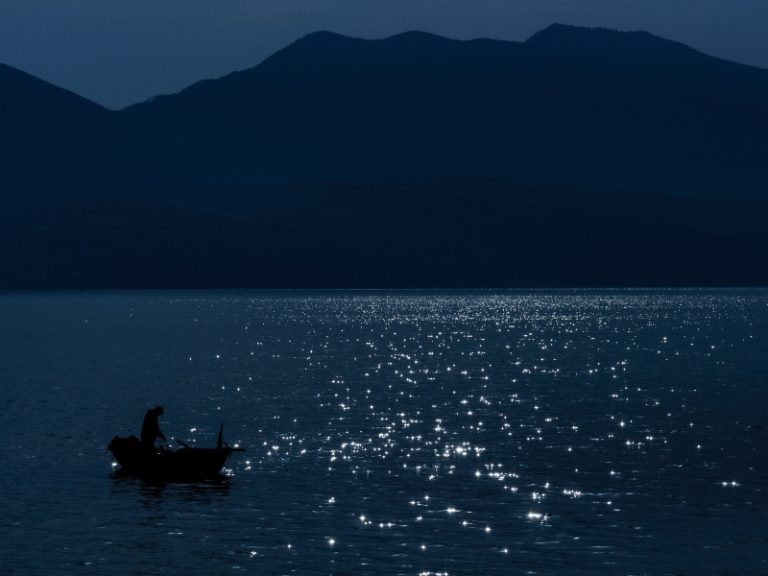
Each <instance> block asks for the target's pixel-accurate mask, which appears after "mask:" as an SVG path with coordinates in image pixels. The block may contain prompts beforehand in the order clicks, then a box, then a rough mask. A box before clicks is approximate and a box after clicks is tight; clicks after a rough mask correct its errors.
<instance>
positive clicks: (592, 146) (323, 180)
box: [0, 25, 768, 288]
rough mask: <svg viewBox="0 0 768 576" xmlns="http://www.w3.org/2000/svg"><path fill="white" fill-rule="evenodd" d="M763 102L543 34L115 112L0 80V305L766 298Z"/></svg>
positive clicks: (311, 70)
mask: <svg viewBox="0 0 768 576" xmlns="http://www.w3.org/2000/svg"><path fill="white" fill-rule="evenodd" d="M766 102H768V71H765V70H761V69H757V68H752V67H748V66H742V65H739V64H735V63H731V62H726V61H723V60H719V59H716V58H713V57H710V56H707V55H704V54H701V53H699V52H697V51H695V50H693V49H691V48H689V47H687V46H684V45H681V44H678V43H675V42H671V41H668V40H664V39H661V38H658V37H655V36H652V35H650V34H647V33H642V32H637V33H634V32H633V33H626V32H615V31H610V30H602V29H584V28H574V27H568V26H562V25H554V26H551V27H550V28H547V29H546V30H543V31H542V32H539V33H537V34H535V35H534V36H532V37H531V38H530V39H529V40H528V41H526V42H524V43H516V42H501V41H492V40H475V41H455V40H449V39H446V38H441V37H437V36H433V35H430V34H425V33H418V32H409V33H405V34H401V35H397V36H393V37H391V38H387V39H384V40H360V39H354V38H348V37H344V36H340V35H337V34H332V33H328V32H319V33H315V34H311V35H309V36H306V37H304V38H302V39H300V40H298V41H297V42H295V43H293V44H291V45H290V46H288V47H286V48H285V49H283V50H281V51H279V52H277V53H276V54H274V55H273V56H271V57H270V58H268V59H267V60H265V61H264V62H262V63H261V64H260V65H258V66H256V67H254V68H251V69H248V70H244V71H241V72H235V73H232V74H230V75H227V76H225V77H223V78H219V79H217V80H206V81H203V82H199V83H197V84H194V85H192V86H190V87H189V88H187V89H185V90H183V91H182V92H180V93H178V94H173V95H168V96H160V97H157V98H154V99H152V100H150V101H148V102H144V103H141V104H137V105H135V106H131V107H129V108H127V109H124V110H121V111H117V112H111V111H107V110H105V109H103V108H100V107H98V106H96V105H95V104H92V103H90V102H88V101H86V100H83V99H82V98H79V97H77V96H75V95H73V94H70V93H67V92H65V91H63V90H61V89H58V88H56V87H54V86H51V85H49V84H46V83H44V82H42V81H39V80H36V79H34V78H32V77H30V76H27V75H25V74H23V73H21V72H19V71H16V70H13V69H11V68H8V67H0V121H3V123H4V126H8V129H7V130H4V132H3V134H2V135H0V142H2V144H0V145H1V146H2V152H3V155H2V157H3V160H2V162H3V165H2V171H0V172H2V173H3V174H4V175H3V176H2V178H3V180H0V183H3V187H4V189H5V192H4V194H3V195H4V196H5V199H4V202H5V203H6V204H7V205H8V210H6V211H5V212H4V213H3V214H2V215H0V258H3V260H4V261H5V262H7V263H8V264H7V265H6V266H5V267H4V269H3V270H2V271H0V287H6V288H9V287H13V288H24V287H144V286H146V287H154V286H163V287H195V286H208V287H215V286H219V287H225V286H226V287H229V286H411V285H418V286H488V285H495V286H503V285H514V286H528V285H630V284H631V285H649V284H650V285H664V284H708V285H709V284H764V283H766V282H768V267H766V266H765V264H768V256H767V255H768V232H766V231H765V230H764V228H765V226H764V217H763V215H764V214H765V212H764V210H765V208H766V204H768V196H767V193H768V171H766V170H765V169H764V167H763V165H764V159H765V158H766V157H768V139H767V138H766V137H765V134H768V105H766Z"/></svg>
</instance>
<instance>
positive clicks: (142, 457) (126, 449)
mask: <svg viewBox="0 0 768 576" xmlns="http://www.w3.org/2000/svg"><path fill="white" fill-rule="evenodd" d="M107 448H108V449H109V451H110V452H112V454H113V455H114V457H115V459H116V460H117V462H118V464H120V470H119V472H120V473H121V474H124V475H127V476H140V477H144V478H154V479H163V480H182V481H183V480H206V479H214V478H217V477H220V476H221V469H222V467H223V466H224V463H225V462H226V461H227V458H229V456H230V454H231V452H232V451H231V449H230V448H228V447H218V448H179V449H178V450H164V449H159V448H154V447H153V448H152V449H150V450H146V449H145V448H144V447H142V445H141V442H140V441H139V439H138V438H136V437H135V436H130V437H129V438H119V437H117V436H115V437H114V438H113V439H112V442H110V443H109V446H108V447H107Z"/></svg>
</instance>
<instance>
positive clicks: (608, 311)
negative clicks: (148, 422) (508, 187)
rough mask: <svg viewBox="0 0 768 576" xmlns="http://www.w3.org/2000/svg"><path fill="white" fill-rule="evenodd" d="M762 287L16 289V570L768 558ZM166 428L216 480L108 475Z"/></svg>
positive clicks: (8, 385) (523, 566) (5, 395)
mask: <svg viewBox="0 0 768 576" xmlns="http://www.w3.org/2000/svg"><path fill="white" fill-rule="evenodd" d="M767 351H768V290H720V291H718V290H658V291H652V290H620V291H619V290H617V291H533V292H532V291H509V292H429V291H426V292H178V293H175V292H158V293H150V292H134V293H131V292H125V293H123V292H112V293H110V292H106V293H78V294H69V293H67V294H24V295H16V294H6V295H2V296H0V387H2V388H1V389H2V403H1V404H0V409H1V410H2V420H3V423H4V430H5V433H4V435H5V437H4V439H3V443H2V448H1V449H0V465H1V466H2V470H3V474H2V475H1V476H0V488H1V491H2V500H1V501H0V529H1V530H2V534H3V538H2V539H0V573H2V574H25V575H26V574H36V575H48V574H57V575H58V574H158V575H160V574H184V575H198V574H200V575H203V574H206V575H208V574H240V573H245V574H338V575H342V574H361V575H363V574H382V575H385V574H386V575H396V574H408V575H415V576H417V575H421V576H426V575H430V576H435V575H446V574H448V575H460V574H467V575H469V574H499V575H501V574H540V575H550V574H558V575H562V574H577V575H578V574H601V575H602V574H623V575H642V574H650V575H663V574H675V575H677V574H740V575H743V574H768V533H767V532H766V527H768V492H767V490H768V429H766V428H763V426H767V425H768V354H766V352H767ZM155 404H162V405H164V406H165V416H164V417H163V418H162V419H161V427H162V428H163V431H164V432H165V433H166V435H167V436H168V437H169V438H170V437H171V436H175V437H178V438H180V439H182V440H184V441H185V442H195V443H197V444H198V445H201V446H212V445H214V443H215V435H216V432H217V429H218V426H219V424H220V423H223V424H224V427H225V429H224V432H225V434H224V435H225V438H226V439H227V440H228V441H229V442H230V443H235V442H238V443H240V444H241V445H243V446H245V447H246V448H247V451H246V452H245V453H243V454H236V455H234V456H233V457H232V459H231V460H230V461H229V462H228V464H227V466H228V468H229V473H230V474H231V478H230V479H229V481H227V482H223V483H200V484H167V485H153V484H148V483H144V482H141V481H139V480H130V479H121V478H119V477H116V476H115V475H113V474H112V457H111V455H110V454H109V453H108V452H107V451H106V445H107V444H108V442H109V441H110V439H111V438H112V437H113V436H114V435H121V436H126V435H129V434H138V430H139V427H140V425H141V420H142V417H143V415H144V412H145V410H146V409H147V408H149V407H151V406H153V405H155Z"/></svg>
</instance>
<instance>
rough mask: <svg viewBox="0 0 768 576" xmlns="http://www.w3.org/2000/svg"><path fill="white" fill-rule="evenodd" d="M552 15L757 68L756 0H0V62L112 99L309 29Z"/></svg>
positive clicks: (174, 82)
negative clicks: (644, 33)
mask: <svg viewBox="0 0 768 576" xmlns="http://www.w3.org/2000/svg"><path fill="white" fill-rule="evenodd" d="M554 22H560V23H564V24H574V25H581V26H605V27H609V28H616V29H621V30H648V31H650V32H652V33H654V34H657V35H659V36H663V37H666V38H670V39H673V40H677V41H680V42H683V43H686V44H689V45H690V46H693V47H694V48H697V49H699V50H701V51H703V52H707V53H709V54H713V55H715V56H720V57H723V58H727V59H730V60H735V61H738V62H743V63H747V64H753V65H757V66H761V67H764V68H768V0H0V62H3V63H5V64H10V65H11V66H16V67H17V68H21V69H23V70H25V71H27V72H29V73H31V74H34V75H36V76H39V77H41V78H43V79H45V80H48V81H50V82H53V83H54V84H58V85H60V86H63V87H65V88H68V89H70V90H73V91H75V92H77V93H79V94H81V95H83V96H86V97H87V98H90V99H92V100H95V101H96V102H99V103H101V104H104V105H106V106H109V107H112V108H120V107H123V106H126V105H128V104H132V103H134V102H138V101H141V100H145V99H146V98H148V97H150V96H153V95H156V94H159V93H168V92H176V91H178V90H180V89H181V88H183V87H185V86H187V85H189V84H191V83H192V82H195V81H197V80H201V79H204V78H210V77H217V76H221V75H223V74H226V73H228V72H231V71H233V70H238V69H243V68H249V67H251V66H254V65H256V64H258V63H259V62H260V61H261V60H263V59H264V58H265V57H266V56H268V55H269V54H271V53H272V52H274V51H276V50H278V49H280V48H282V47H283V46H285V45H287V44H289V43H290V42H292V41H293V40H295V39H296V38H298V37H300V36H303V35H304V34H307V33H309V32H314V31H316V30H331V31H334V32H339V33H342V34H347V35H350V36H359V37H364V38H379V37H384V36H388V35H391V34H396V33H399V32H403V31H406V30H424V31H428V32H433V33H436V34H441V35H444V36H449V37H452V38H460V39H468V38H478V37H489V38H498V39H503V40H518V41H521V40H525V39H526V38H527V37H528V36H530V35H531V34H533V33H534V32H536V31H538V30H540V29H542V28H545V27H546V26H548V25H549V24H552V23H554Z"/></svg>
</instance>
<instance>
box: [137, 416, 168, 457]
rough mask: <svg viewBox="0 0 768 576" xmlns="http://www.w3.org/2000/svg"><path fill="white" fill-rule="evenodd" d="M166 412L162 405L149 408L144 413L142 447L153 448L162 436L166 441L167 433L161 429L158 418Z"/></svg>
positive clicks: (145, 448)
mask: <svg viewBox="0 0 768 576" xmlns="http://www.w3.org/2000/svg"><path fill="white" fill-rule="evenodd" d="M163 414H165V410H163V407H162V406H155V407H154V408H150V409H149V410H147V413H146V414H145V415H144V422H143V423H142V424H141V447H142V448H143V449H144V450H147V451H149V450H151V449H152V448H154V446H155V441H156V440H157V439H158V438H162V439H163V442H166V441H167V440H166V438H165V434H163V432H162V430H160V423H159V422H158V421H157V419H158V418H159V417H160V416H162V415H163Z"/></svg>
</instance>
